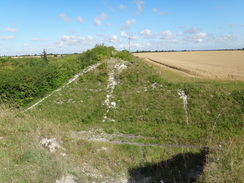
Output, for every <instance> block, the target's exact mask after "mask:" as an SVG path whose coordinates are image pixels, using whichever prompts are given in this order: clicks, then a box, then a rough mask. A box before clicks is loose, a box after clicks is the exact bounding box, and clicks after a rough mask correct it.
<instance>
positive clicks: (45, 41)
mask: <svg viewBox="0 0 244 183" xmlns="http://www.w3.org/2000/svg"><path fill="white" fill-rule="evenodd" d="M243 17H244V0H0V55H2V56H3V55H6V56H9V55H25V54H31V55H32V54H40V53H41V52H42V51H43V50H46V52H47V53H81V52H83V51H86V50H87V49H91V48H93V47H94V46H95V45H96V44H102V43H104V44H105V45H106V46H114V47H115V48H116V49H117V50H123V49H126V50H129V49H130V51H137V50H139V51H141V50H151V51H153V50H206V49H239V48H244V18H243ZM129 43H130V44H129ZM129 45H130V46H129Z"/></svg>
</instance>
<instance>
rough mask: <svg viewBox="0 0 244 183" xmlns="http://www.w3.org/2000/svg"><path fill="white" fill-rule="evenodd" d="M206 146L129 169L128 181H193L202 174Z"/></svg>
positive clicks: (160, 182)
mask: <svg viewBox="0 0 244 183" xmlns="http://www.w3.org/2000/svg"><path fill="white" fill-rule="evenodd" d="M208 152H209V149H208V148H203V149H202V150H201V153H182V154H177V155H175V156H173V157H172V158H171V159H168V160H165V161H162V162H160V163H157V164H147V165H145V166H143V167H135V168H132V169H129V174H130V179H129V181H128V183H151V182H155V183H193V182H196V181H197V179H198V178H199V177H200V175H202V174H203V169H204V165H205V162H206V156H207V154H208Z"/></svg>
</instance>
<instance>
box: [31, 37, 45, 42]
mask: <svg viewBox="0 0 244 183" xmlns="http://www.w3.org/2000/svg"><path fill="white" fill-rule="evenodd" d="M31 41H47V40H46V39H42V38H32V39H31Z"/></svg>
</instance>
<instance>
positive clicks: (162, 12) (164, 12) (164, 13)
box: [159, 11, 169, 16]
mask: <svg viewBox="0 0 244 183" xmlns="http://www.w3.org/2000/svg"><path fill="white" fill-rule="evenodd" d="M167 14H169V13H168V12H166V11H160V12H159V15H160V16H163V15H167Z"/></svg>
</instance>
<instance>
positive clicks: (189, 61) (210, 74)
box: [134, 51, 244, 81]
mask: <svg viewBox="0 0 244 183" xmlns="http://www.w3.org/2000/svg"><path fill="white" fill-rule="evenodd" d="M134 55H135V56H137V57H140V58H143V59H146V60H147V61H149V62H150V61H155V62H157V63H161V64H163V65H164V66H166V67H169V68H172V69H174V70H178V71H182V72H186V73H188V74H191V75H194V76H199V77H204V78H211V79H224V80H241V81H243V80H244V51H192V52H154V53H135V54H134Z"/></svg>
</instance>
